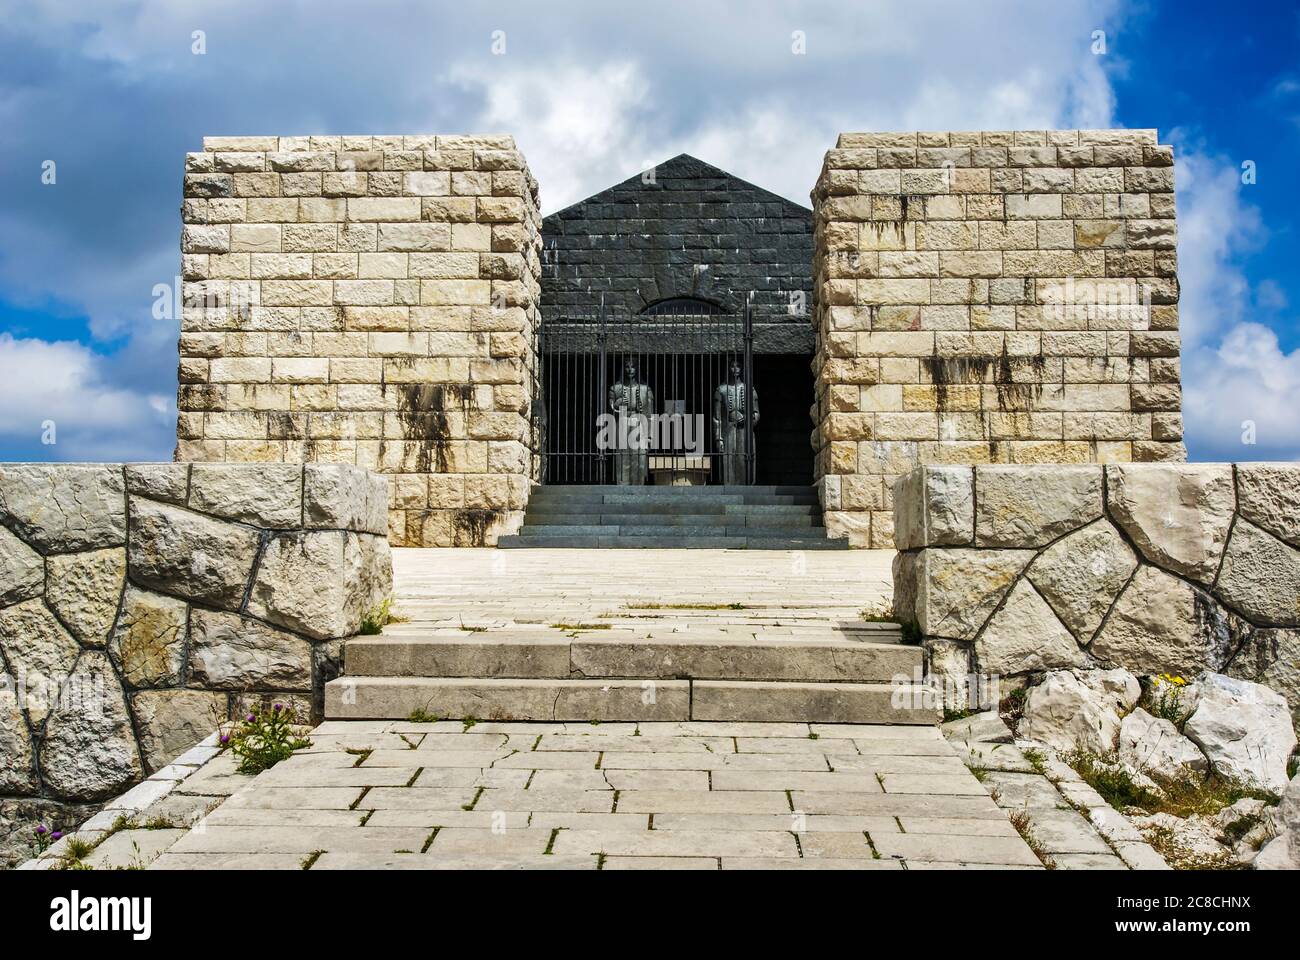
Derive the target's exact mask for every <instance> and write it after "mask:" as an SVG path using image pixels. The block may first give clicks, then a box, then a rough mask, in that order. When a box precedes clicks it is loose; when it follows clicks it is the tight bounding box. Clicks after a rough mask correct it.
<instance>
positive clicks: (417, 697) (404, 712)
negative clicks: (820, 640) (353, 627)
mask: <svg viewBox="0 0 1300 960" xmlns="http://www.w3.org/2000/svg"><path fill="white" fill-rule="evenodd" d="M933 701H934V698H933V692H932V691H930V690H928V689H927V688H923V687H895V686H894V685H892V684H886V683H797V682H779V681H778V682H764V681H743V680H695V681H691V680H654V681H648V680H607V679H597V680H551V679H537V680H527V679H524V680H520V679H472V678H429V677H340V678H338V679H337V680H331V681H330V682H329V683H327V684H326V685H325V716H326V718H327V719H331V720H346V719H354V720H362V719H364V720H402V719H407V718H409V717H410V716H411V715H412V714H413V713H415V712H417V711H419V712H421V713H422V714H424V715H426V716H432V717H438V718H441V719H468V718H474V719H479V720H561V721H592V720H603V721H616V720H622V721H652V720H722V721H773V722H797V723H895V724H934V723H937V722H938V710H937V708H936V707H935V706H933Z"/></svg>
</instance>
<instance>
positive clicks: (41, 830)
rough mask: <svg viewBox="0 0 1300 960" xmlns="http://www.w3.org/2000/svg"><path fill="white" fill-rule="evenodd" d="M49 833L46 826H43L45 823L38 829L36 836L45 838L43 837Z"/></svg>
mask: <svg viewBox="0 0 1300 960" xmlns="http://www.w3.org/2000/svg"><path fill="white" fill-rule="evenodd" d="M49 832H50V831H49V830H48V829H47V828H46V826H45V824H43V823H42V824H41V825H40V826H39V827H37V828H36V835H37V836H38V837H43V836H45V835H46V834H47V833H49Z"/></svg>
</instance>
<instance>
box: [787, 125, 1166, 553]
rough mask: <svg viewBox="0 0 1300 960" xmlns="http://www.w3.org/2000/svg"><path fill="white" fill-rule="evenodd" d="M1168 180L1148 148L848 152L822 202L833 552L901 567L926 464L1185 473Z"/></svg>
mask: <svg viewBox="0 0 1300 960" xmlns="http://www.w3.org/2000/svg"><path fill="white" fill-rule="evenodd" d="M1173 174H1174V167H1173V153H1172V150H1171V149H1170V147H1168V146H1165V145H1162V144H1160V143H1159V142H1158V140H1157V137H1156V132H1155V131H1154V130H1046V131H1044V130H1032V131H1025V130H1020V131H1014V132H1010V131H1008V132H990V131H985V132H974V133H960V132H954V133H845V134H841V135H840V137H839V141H838V143H837V145H836V147H835V149H833V150H830V151H829V152H828V153H827V154H826V160H825V164H824V166H823V168H822V171H821V175H820V177H819V179H818V181H817V185H816V187H815V188H814V190H813V193H812V199H813V208H814V218H815V225H814V256H813V282H814V286H815V289H816V297H815V300H816V334H817V354H816V357H815V359H814V370H815V371H816V375H817V383H816V392H817V396H816V406H815V409H814V423H815V432H814V438H813V445H814V447H815V449H816V451H817V454H816V456H817V461H816V475H817V480H818V484H819V488H820V494H821V498H822V505H823V508H824V510H825V516H826V524H827V527H828V528H829V530H830V533H831V535H832V536H842V535H847V536H848V537H849V538H850V540H851V541H852V542H853V543H854V544H855V545H858V546H868V545H869V546H872V547H889V546H892V545H893V537H894V532H893V526H892V525H893V516H894V514H893V503H892V501H891V496H892V493H891V484H892V481H893V480H894V479H895V478H897V477H898V476H900V475H902V474H904V473H907V472H908V471H910V470H911V469H913V468H914V467H916V466H917V465H918V464H923V463H1010V464H1018V463H1019V464H1032V463H1112V462H1116V463H1118V462H1129V461H1181V460H1184V459H1185V452H1184V447H1183V443H1182V416H1181V394H1180V373H1179V334H1178V306H1177V304H1178V280H1177V259H1176V252H1175V243H1176V230H1175V214H1174V193H1173V189H1174V179H1173Z"/></svg>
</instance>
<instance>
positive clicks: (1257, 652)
mask: <svg viewBox="0 0 1300 960" xmlns="http://www.w3.org/2000/svg"><path fill="white" fill-rule="evenodd" d="M1223 672H1224V673H1226V674H1227V675H1228V676H1230V677H1236V678H1237V679H1238V680H1249V681H1251V682H1252V683H1262V684H1263V685H1264V686H1266V687H1268V688H1269V689H1270V690H1276V691H1277V692H1278V693H1280V694H1282V696H1284V697H1286V702H1287V703H1288V704H1289V705H1290V707H1291V719H1292V720H1294V721H1295V726H1296V728H1297V729H1298V730H1300V629H1289V630H1285V629H1262V630H1254V631H1251V634H1250V636H1249V638H1248V639H1247V640H1246V641H1245V643H1243V644H1242V645H1241V646H1240V647H1239V648H1238V650H1237V653H1236V656H1234V657H1233V658H1232V662H1231V663H1229V664H1228V666H1227V668H1226V669H1225V670H1224V671H1223Z"/></svg>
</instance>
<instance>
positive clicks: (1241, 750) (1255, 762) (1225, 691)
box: [1183, 673, 1296, 793]
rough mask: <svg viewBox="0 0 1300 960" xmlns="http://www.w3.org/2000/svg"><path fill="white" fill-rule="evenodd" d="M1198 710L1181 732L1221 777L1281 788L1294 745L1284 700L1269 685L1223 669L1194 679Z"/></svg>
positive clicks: (1283, 786)
mask: <svg viewBox="0 0 1300 960" xmlns="http://www.w3.org/2000/svg"><path fill="white" fill-rule="evenodd" d="M1196 688H1197V701H1196V709H1195V711H1193V712H1192V715H1191V716H1190V717H1189V718H1188V719H1187V723H1186V724H1185V725H1184V727H1183V732H1184V733H1185V734H1187V736H1188V737H1189V738H1190V739H1191V740H1192V741H1193V742H1194V743H1195V744H1196V745H1197V746H1198V747H1200V748H1201V752H1203V753H1204V754H1205V756H1206V757H1207V758H1208V759H1209V761H1210V766H1211V768H1212V769H1213V770H1214V772H1215V773H1216V774H1217V775H1219V776H1220V777H1224V778H1226V779H1229V780H1235V781H1238V782H1240V783H1246V784H1253V785H1255V786H1257V787H1260V788H1262V789H1264V790H1270V791H1272V792H1274V793H1281V792H1282V791H1283V790H1285V789H1286V787H1287V784H1288V779H1287V770H1286V764H1287V759H1288V758H1289V757H1290V756H1291V751H1292V750H1294V749H1295V746H1296V735H1295V730H1294V729H1293V728H1292V726H1291V714H1290V711H1289V710H1288V709H1287V703H1286V700H1285V699H1284V698H1283V697H1282V696H1280V695H1279V694H1276V693H1274V692H1273V691H1272V690H1269V689H1268V688H1267V687H1264V686H1261V685H1259V684H1257V683H1249V682H1247V681H1245V680H1236V679H1234V678H1232V677H1226V676H1223V675H1222V674H1215V673H1211V674H1206V675H1205V676H1204V677H1202V678H1200V680H1198V681H1197V684H1196Z"/></svg>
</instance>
